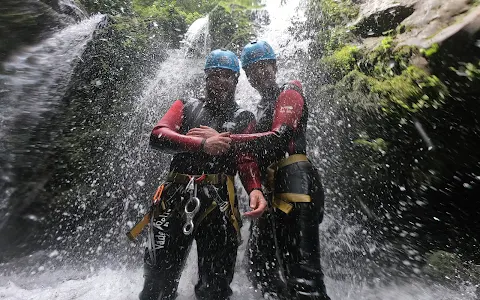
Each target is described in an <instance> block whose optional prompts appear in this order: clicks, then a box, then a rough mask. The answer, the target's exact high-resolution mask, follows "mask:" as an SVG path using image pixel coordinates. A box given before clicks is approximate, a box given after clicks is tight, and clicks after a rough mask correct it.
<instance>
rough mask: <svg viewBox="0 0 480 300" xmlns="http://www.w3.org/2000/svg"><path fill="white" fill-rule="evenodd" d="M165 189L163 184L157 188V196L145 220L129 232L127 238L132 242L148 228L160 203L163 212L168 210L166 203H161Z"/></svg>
mask: <svg viewBox="0 0 480 300" xmlns="http://www.w3.org/2000/svg"><path fill="white" fill-rule="evenodd" d="M164 188H165V184H161V185H160V186H159V187H158V188H157V191H156V192H155V195H154V196H153V200H152V202H153V203H152V206H150V209H149V210H148V212H147V213H146V214H145V215H144V216H143V218H142V219H141V220H140V222H138V223H137V224H135V226H133V228H132V229H130V231H129V232H127V237H128V238H129V239H130V240H131V241H134V240H135V239H136V238H137V236H138V235H139V234H140V232H142V230H143V228H145V226H147V224H148V223H150V219H151V218H152V214H153V212H154V210H155V207H156V205H157V204H158V203H160V205H161V206H162V209H163V210H165V209H166V207H165V203H163V201H160V199H161V197H162V193H163V190H164Z"/></svg>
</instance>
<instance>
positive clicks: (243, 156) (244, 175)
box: [236, 113, 262, 194]
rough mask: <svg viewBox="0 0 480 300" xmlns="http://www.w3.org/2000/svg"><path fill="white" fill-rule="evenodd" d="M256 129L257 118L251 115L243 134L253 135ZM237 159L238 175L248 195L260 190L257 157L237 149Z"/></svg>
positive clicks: (244, 150)
mask: <svg viewBox="0 0 480 300" xmlns="http://www.w3.org/2000/svg"><path fill="white" fill-rule="evenodd" d="M254 129H255V117H254V116H253V114H252V113H249V116H248V121H247V126H246V128H245V129H244V130H243V131H242V134H249V133H253V132H254ZM236 158H237V169H238V174H239V175H240V179H241V180H242V184H243V187H244V188H245V190H246V191H247V193H248V194H250V192H251V191H252V190H254V189H260V188H261V186H262V184H261V179H260V172H259V170H258V165H257V161H256V158H255V155H254V154H253V153H251V152H249V151H246V149H237V153H236Z"/></svg>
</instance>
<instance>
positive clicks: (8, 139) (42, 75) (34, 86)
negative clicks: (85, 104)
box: [0, 15, 103, 228]
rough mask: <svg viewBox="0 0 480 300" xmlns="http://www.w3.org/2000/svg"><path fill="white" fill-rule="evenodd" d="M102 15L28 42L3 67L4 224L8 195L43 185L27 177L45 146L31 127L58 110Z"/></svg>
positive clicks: (0, 182) (0, 153) (10, 209)
mask: <svg viewBox="0 0 480 300" xmlns="http://www.w3.org/2000/svg"><path fill="white" fill-rule="evenodd" d="M102 18H103V16H102V15H95V16H92V17H91V18H89V19H86V20H84V21H82V22H79V23H77V24H74V25H71V26H68V27H66V28H65V29H63V30H61V31H59V32H58V33H56V34H54V35H52V36H51V37H49V38H47V39H46V40H44V41H43V42H41V43H39V44H37V45H34V46H30V47H26V48H24V49H22V50H20V51H19V52H17V53H16V54H14V55H13V56H11V57H10V58H9V59H8V60H7V61H6V62H5V63H4V64H3V71H2V72H1V73H0V99H1V100H0V218H1V221H0V228H1V227H2V225H1V224H4V223H5V222H6V221H7V220H8V216H10V215H11V214H14V213H15V210H16V207H22V206H25V205H28V203H25V202H26V201H31V199H24V200H23V202H22V203H18V202H17V203H10V201H9V199H10V196H11V195H12V194H13V193H15V192H16V191H17V190H18V189H19V188H25V189H32V190H35V189H37V188H42V187H41V185H42V182H41V180H40V182H36V181H35V182H26V181H25V180H26V178H25V177H23V176H24V175H23V174H25V173H28V171H29V170H30V169H31V168H33V167H34V165H35V164H36V163H37V160H38V159H39V158H38V157H35V155H33V156H32V153H33V154H35V153H37V154H39V155H40V154H41V153H42V149H36V148H34V149H32V148H30V147H29V145H28V143H29V140H31V139H34V138H35V137H34V136H32V132H33V131H34V129H35V128H36V127H37V126H38V124H39V123H41V122H42V120H47V119H49V118H51V117H52V116H54V115H55V110H56V108H57V107H58V106H59V104H60V100H61V99H62V96H63V95H64V93H65V90H66V88H67V85H68V83H69V80H70V77H71V75H72V71H73V69H74V67H75V65H76V64H77V63H78V60H79V59H80V56H81V55H82V53H83V50H84V49H85V46H86V44H87V43H88V41H90V39H91V38H92V35H93V32H94V30H95V28H96V27H97V24H98V23H99V22H100V21H101V20H102Z"/></svg>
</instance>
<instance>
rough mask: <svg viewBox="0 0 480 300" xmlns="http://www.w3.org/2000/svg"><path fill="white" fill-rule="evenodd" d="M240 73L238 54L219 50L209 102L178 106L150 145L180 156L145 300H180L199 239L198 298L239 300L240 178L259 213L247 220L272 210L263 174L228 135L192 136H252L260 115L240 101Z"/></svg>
mask: <svg viewBox="0 0 480 300" xmlns="http://www.w3.org/2000/svg"><path fill="white" fill-rule="evenodd" d="M239 71H240V67H239V63H238V58H237V56H236V55H235V54H234V53H233V52H230V51H227V50H221V49H217V50H214V51H212V52H211V53H210V54H209V55H208V56H207V60H206V64H205V81H206V97H205V98H204V99H190V100H177V101H175V102H174V103H173V105H172V106H171V107H170V109H169V110H168V111H167V112H166V114H165V115H164V116H163V118H162V119H161V120H160V121H159V122H158V124H157V125H156V126H155V127H154V128H153V130H152V133H151V136H150V145H151V146H152V147H153V148H155V149H158V150H161V151H164V152H168V153H173V154H174V156H173V160H172V162H171V164H170V173H169V174H168V176H167V178H166V184H165V185H164V188H163V191H162V194H161V197H160V202H159V204H158V205H157V206H156V207H155V210H154V212H153V216H152V218H151V224H150V225H151V226H150V228H151V231H150V234H149V237H150V246H149V247H148V248H147V249H146V251H145V258H144V277H145V282H144V287H143V290H142V292H141V293H140V299H141V300H158V299H161V300H167V299H168V300H173V299H175V298H176V291H177V287H178V282H179V279H180V275H181V271H182V269H183V266H184V264H185V260H186V258H187V255H188V251H189V249H190V246H191V244H192V241H193V239H195V240H196V243H197V251H198V276H199V280H198V283H197V284H196V286H195V294H196V296H197V299H200V300H203V299H205V300H207V299H208V300H224V299H228V298H229V297H230V295H231V294H232V290H231V289H230V286H229V285H230V283H231V281H232V279H233V274H234V267H235V259H236V254H237V248H238V240H239V226H240V225H239V215H238V210H237V204H236V200H235V196H234V186H233V176H234V175H235V174H236V173H237V171H238V173H239V174H240V177H241V179H242V182H243V184H244V187H245V189H246V190H247V192H248V193H249V195H250V207H251V208H252V211H250V212H249V213H248V214H249V215H250V216H253V217H258V216H260V215H261V214H262V213H263V211H264V210H265V208H266V206H267V203H266V201H265V199H264V198H263V194H262V192H261V190H260V188H261V183H260V177H259V174H258V167H257V165H256V162H255V160H254V159H253V157H252V155H251V154H249V153H248V152H247V151H242V152H240V151H236V150H235V149H233V148H230V145H229V143H230V138H229V137H228V135H217V136H214V137H209V138H199V137H191V136H186V135H185V134H186V133H187V132H188V131H189V130H190V129H191V128H195V127H199V126H200V125H206V126H209V127H210V128H213V129H215V130H217V131H228V132H234V133H249V132H253V128H254V125H255V118H254V115H253V114H252V113H251V112H249V111H246V110H242V109H240V108H239V106H238V105H237V103H236V102H235V100H234V94H235V88H236V85H237V82H238V75H239ZM187 212H188V213H187ZM188 218H191V220H190V219H188ZM190 221H191V222H190Z"/></svg>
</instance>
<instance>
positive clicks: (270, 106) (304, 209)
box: [231, 82, 329, 300]
mask: <svg viewBox="0 0 480 300" xmlns="http://www.w3.org/2000/svg"><path fill="white" fill-rule="evenodd" d="M307 119H308V110H307V105H306V102H305V100H304V97H303V95H302V90H301V84H300V83H299V82H292V83H289V84H287V85H285V86H284V87H283V88H282V89H280V88H278V89H272V90H271V91H270V93H269V95H268V96H267V97H263V98H262V100H261V102H260V103H259V105H258V112H257V125H256V128H255V132H256V133H257V134H254V135H251V134H249V135H234V136H231V137H232V139H233V142H234V143H235V144H236V145H238V147H239V148H250V147H255V148H256V151H255V152H256V153H257V156H258V158H257V160H258V164H259V168H260V170H261V175H262V183H263V185H264V186H268V182H267V181H268V180H267V167H268V166H269V165H270V164H272V163H275V162H278V161H281V160H282V159H284V158H285V156H286V154H287V153H288V155H290V156H292V155H295V154H306V127H307ZM274 191H275V194H277V193H296V194H303V195H309V196H310V198H311V202H305V203H291V204H292V205H293V209H292V210H291V211H290V212H289V213H288V214H287V213H285V212H283V211H281V210H280V209H277V208H275V209H273V210H272V211H271V212H270V213H265V214H264V215H263V216H262V217H261V218H260V219H258V220H257V221H254V222H253V224H252V228H251V229H252V230H251V236H250V240H249V259H250V268H249V270H248V272H249V277H250V279H251V280H252V281H253V282H254V283H255V284H256V285H257V286H258V287H260V288H261V290H262V292H263V293H264V294H265V293H269V294H270V295H271V296H273V297H276V298H278V299H290V300H291V299H318V300H327V299H329V297H328V296H327V293H326V289H325V285H324V282H323V273H322V269H321V265H320V242H319V224H320V223H321V222H322V219H323V206H324V192H323V188H322V184H321V181H320V176H319V174H318V172H317V170H316V169H315V167H314V166H313V165H312V164H311V163H310V162H309V161H300V162H296V163H293V164H290V165H288V166H285V167H283V168H279V169H278V171H277V172H276V176H275V187H274ZM267 196H268V197H267V198H268V200H269V203H270V204H271V203H272V197H273V194H272V193H270V194H267ZM275 242H276V243H275ZM276 250H277V251H276ZM277 258H280V262H279V261H278V259H277ZM280 266H281V267H282V268H281V270H282V271H283V275H284V278H285V280H286V282H285V283H284V282H283V281H282V280H281V279H280V276H279V267H280ZM275 295H276V296H275Z"/></svg>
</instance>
